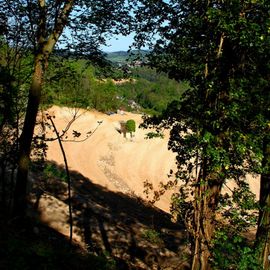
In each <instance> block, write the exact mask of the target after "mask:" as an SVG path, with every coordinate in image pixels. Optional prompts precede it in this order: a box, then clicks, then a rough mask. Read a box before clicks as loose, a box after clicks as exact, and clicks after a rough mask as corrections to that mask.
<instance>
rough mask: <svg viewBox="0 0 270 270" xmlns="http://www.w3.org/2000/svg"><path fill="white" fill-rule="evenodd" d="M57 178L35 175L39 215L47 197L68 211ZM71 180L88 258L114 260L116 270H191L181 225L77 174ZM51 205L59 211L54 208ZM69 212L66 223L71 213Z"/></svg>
mask: <svg viewBox="0 0 270 270" xmlns="http://www.w3.org/2000/svg"><path fill="white" fill-rule="evenodd" d="M48 164H49V165H50V166H51V167H54V169H56V171H58V172H63V171H64V169H63V168H62V167H61V166H59V165H57V164H56V163H52V162H48V163H47V164H46V166H47V165H48ZM54 172H55V171H54ZM52 174H53V173H51V174H48V173H47V175H46V174H45V177H44V174H38V173H37V174H36V177H35V178H36V179H37V181H35V182H34V186H33V192H32V202H33V206H34V208H35V209H39V208H40V203H41V201H42V200H43V201H44V200H46V198H47V200H48V197H51V198H52V197H53V198H54V200H55V199H57V201H58V202H61V203H62V204H64V205H65V206H66V205H67V202H68V198H67V184H66V183H65V182H64V181H63V180H61V179H60V178H59V175H58V177H55V176H53V175H52ZM57 174H58V173H57ZM60 175H61V174H60ZM70 175H71V179H72V208H73V223H74V228H73V231H74V234H76V235H78V236H79V237H80V239H81V241H82V242H83V244H84V245H85V247H86V249H87V251H88V252H89V253H92V254H97V255H105V256H108V257H110V258H113V260H114V261H115V263H116V266H117V267H116V268H117V269H189V265H188V262H189V258H190V254H189V248H188V241H187V235H186V233H185V229H184V226H183V225H182V224H180V223H173V222H171V220H170V215H169V214H167V213H165V212H163V211H162V210H160V209H158V208H155V207H153V206H151V205H148V204H147V203H146V202H144V201H143V200H141V199H139V198H137V197H135V196H129V195H127V194H123V193H120V192H112V191H110V190H108V189H106V188H105V187H102V186H100V185H96V184H93V183H92V182H91V180H90V179H88V178H86V177H84V176H83V175H82V174H80V173H79V172H76V171H70ZM47 205H48V206H47V208H50V207H51V208H57V207H58V206H57V205H54V204H53V203H52V202H51V203H49V204H47ZM59 211H60V208H59ZM64 212H65V213H64V214H65V218H66V221H67V220H68V213H67V211H66V210H65V211H64ZM53 218H54V217H53V214H52V219H53ZM47 222H48V223H50V222H49V221H47Z"/></svg>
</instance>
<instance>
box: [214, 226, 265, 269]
mask: <svg viewBox="0 0 270 270" xmlns="http://www.w3.org/2000/svg"><path fill="white" fill-rule="evenodd" d="M212 255H213V257H212V266H213V269H216V270H222V269H224V270H225V269H235V270H245V269H250V270H260V269H262V267H261V266H260V264H259V262H258V260H257V256H256V251H254V249H253V248H251V247H250V246H249V244H248V243H247V242H246V240H245V239H244V238H243V237H242V236H241V235H239V234H231V232H229V230H219V231H217V232H216V234H215V239H214V241H213V250H212Z"/></svg>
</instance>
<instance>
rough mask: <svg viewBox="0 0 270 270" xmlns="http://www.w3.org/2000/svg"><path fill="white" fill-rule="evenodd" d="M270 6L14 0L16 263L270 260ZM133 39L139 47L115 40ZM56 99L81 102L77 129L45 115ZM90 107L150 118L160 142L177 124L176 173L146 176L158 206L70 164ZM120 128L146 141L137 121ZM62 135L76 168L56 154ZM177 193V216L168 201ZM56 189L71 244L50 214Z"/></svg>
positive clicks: (0, 193)
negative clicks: (44, 208) (115, 44)
mask: <svg viewBox="0 0 270 270" xmlns="http://www.w3.org/2000/svg"><path fill="white" fill-rule="evenodd" d="M269 15H270V4H269V3H268V1H264V0H252V1H251V0H245V1H236V0H233V1H230V0H228V1H186V0H182V1H177V0H170V1H164V0H157V1H156V0H155V1H154V0H150V1H149V0H147V1H145V0H138V1H137V0H136V1H135V0H134V1H133V0H129V1H125V0H117V1H110V0H102V1H101V0H95V1H80V0H78V1H77V0H64V1H52V0H47V1H46V0H28V1H20V0H18V1H17V0H16V1H6V0H0V202H1V204H0V210H1V213H0V217H1V223H0V225H1V231H2V232H3V233H1V237H0V244H1V250H0V252H1V253H0V268H1V267H2V265H3V268H4V269H36V268H35V267H36V265H35V264H41V265H42V269H48V268H50V269H63V268H67V269H73V266H74V265H77V264H78V269H84V267H85V265H84V262H86V263H89V264H90V265H91V267H93V269H102V268H104V269H192V270H199V269H201V270H208V269H239V270H240V269H254V270H257V269H264V270H265V269H269V265H270V260H269V256H270V255H269V254H270V211H269V209H270V184H269V183H270V138H269V131H270V109H269V108H270V103H269V101H270V96H269V93H270V91H269V89H270V84H269V81H270V80H269V78H270V65H269V63H270V20H269ZM130 34H133V35H134V44H133V46H134V51H131V54H132V52H133V53H135V54H136V53H138V56H137V57H136V56H134V55H131V56H130V59H129V60H128V61H124V60H123V57H127V54H126V53H123V52H120V53H118V54H111V55H108V56H107V58H106V54H104V53H103V52H102V51H101V50H100V47H101V46H103V45H105V44H106V41H107V39H108V38H110V37H112V36H115V35H123V36H126V35H130ZM145 46H147V47H149V50H147V52H146V51H145V50H141V49H142V48H145ZM113 61H114V62H113ZM52 105H60V106H65V107H73V108H77V109H75V112H74V115H73V118H72V119H71V120H70V121H69V122H68V123H67V126H66V127H64V128H63V129H62V128H60V129H59V130H58V126H57V124H56V119H55V117H54V116H53V115H50V114H49V113H46V112H45V113H42V112H43V111H46V109H48V108H49V107H51V106H52ZM78 108H83V109H85V110H91V109H95V110H97V111H100V112H104V113H107V114H108V115H111V114H113V113H115V112H117V111H118V110H120V112H122V111H131V112H136V113H141V114H143V115H144V116H143V118H144V122H143V123H142V125H141V127H142V128H147V129H151V132H150V133H148V135H147V136H146V137H147V138H148V139H149V138H152V139H162V138H164V136H165V135H164V134H166V136H167V137H166V138H167V140H168V149H169V150H170V151H171V152H172V153H173V154H174V155H175V162H174V163H173V164H172V168H174V169H171V170H170V171H169V172H168V178H169V181H168V182H167V183H161V184H160V185H159V186H158V188H156V187H154V186H153V184H152V183H150V182H148V181H147V179H146V180H145V182H144V187H145V190H144V191H143V192H144V193H145V194H146V195H147V196H148V195H149V194H152V195H153V196H152V198H153V199H152V200H151V201H147V200H144V199H141V198H140V197H137V196H135V195H134V194H132V193H131V194H129V195H127V194H123V193H121V192H119V193H118V192H112V191H110V190H108V189H106V188H104V187H102V186H99V185H95V184H93V183H92V182H91V180H90V179H88V178H87V177H85V176H83V175H82V174H80V172H76V171H70V169H69V166H68V162H69V160H68V158H67V155H66V153H65V146H64V144H63V143H64V141H65V139H69V140H70V138H68V132H69V131H72V136H73V137H72V139H71V140H73V141H77V142H78V140H79V138H80V139H81V135H82V134H81V133H80V132H79V131H77V130H73V129H72V124H73V123H74V122H75V121H76V120H77V118H76V117H77V113H78V112H79V109H78ZM101 124H102V121H97V126H96V127H95V128H93V130H90V131H88V132H87V134H86V138H85V139H87V140H88V139H89V140H91V136H92V135H93V134H95V132H96V130H98V128H99V126H100V125H101ZM120 124H121V127H120V128H119V129H116V132H118V133H119V134H120V133H122V132H124V137H125V138H124V139H125V140H126V141H127V138H126V132H130V143H132V142H133V141H132V132H135V130H136V129H135V121H134V120H133V119H128V121H127V122H126V123H120ZM128 127H129V130H128ZM48 129H50V130H51V132H52V133H53V134H54V136H53V137H51V138H48V137H47V133H46V130H48ZM119 134H118V135H119ZM118 135H117V136H118ZM69 136H70V135H69ZM119 136H120V135H119ZM119 138H120V137H119ZM121 139H123V138H122V137H121ZM82 140H84V139H82ZM49 141H57V142H58V143H59V146H60V148H59V149H60V151H61V155H62V157H63V160H64V167H62V166H60V165H59V164H54V163H50V162H48V161H47V160H46V155H47V151H48V142H49ZM126 141H125V142H126ZM110 147H112V146H110ZM89 151H91V149H90V150H89ZM82 154H84V153H82ZM105 160H106V159H105ZM106 162H108V161H106ZM110 165H112V166H113V163H112V164H110ZM135 173H136V172H135ZM248 175H253V176H256V178H254V179H257V180H254V181H257V183H256V184H257V185H258V186H260V192H259V194H257V196H258V198H256V196H255V195H254V194H253V193H252V192H251V190H250V188H249V184H248V180H247V179H248ZM33 179H34V180H33ZM74 179H75V180H76V181H73V180H74ZM258 179H259V180H258ZM230 181H233V182H234V188H233V189H230V188H229V187H228V182H230ZM174 188H177V191H176V192H175V193H174V194H173V195H172V197H171V207H170V210H171V211H170V216H169V215H167V214H166V213H164V212H162V211H161V210H159V209H157V208H155V207H153V204H154V203H155V202H156V201H158V200H159V199H160V197H161V196H163V195H164V193H165V192H166V191H167V190H173V189H174ZM224 188H227V190H228V191H227V192H225V193H224ZM44 194H45V195H46V196H47V197H46V198H49V199H48V200H49V201H51V202H55V201H57V203H56V205H59V207H60V205H61V207H63V209H65V210H63V212H65V213H66V216H67V218H66V225H67V227H68V231H69V239H62V237H61V236H60V235H58V234H57V233H56V232H53V231H51V229H50V228H48V227H47V226H46V225H45V224H42V222H41V219H40V217H41V216H42V213H41V212H39V210H40V209H39V207H38V205H39V203H40V200H41V198H43V197H42V196H45V195H44ZM51 204H52V205H55V204H54V203H51ZM80 230H82V232H83V233H82V234H83V239H84V240H83V241H84V244H85V245H84V248H82V247H81V246H78V245H77V244H78V243H76V240H75V239H74V238H73V232H75V231H80ZM97 231H98V232H99V239H96V238H95V237H94V236H95V233H96V232H97ZM106 232H110V233H111V235H110V237H111V238H109V237H108V233H106ZM28 236H29V243H28ZM125 236H128V237H127V238H128V240H127V241H126V238H125ZM39 238H40V239H41V240H40V242H39V240H37V239H39ZM47 240H48V241H47ZM31 245H33V246H31ZM61 245H64V246H65V247H66V248H64V249H63V253H62V250H61V252H60V251H59V250H56V249H58V247H59V246H61ZM21 252H22V254H23V256H22V255H20V254H21ZM55 253H56V254H58V255H57V256H55ZM33 256H34V259H33V261H32V262H30V258H32V257H33ZM33 262H34V263H33ZM74 267H75V266H74ZM76 267H77V266H76ZM76 267H75V268H76Z"/></svg>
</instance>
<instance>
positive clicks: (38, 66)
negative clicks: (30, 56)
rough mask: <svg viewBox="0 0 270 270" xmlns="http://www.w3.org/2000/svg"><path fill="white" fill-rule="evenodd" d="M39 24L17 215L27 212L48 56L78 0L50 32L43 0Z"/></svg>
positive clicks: (66, 6) (22, 138)
mask: <svg viewBox="0 0 270 270" xmlns="http://www.w3.org/2000/svg"><path fill="white" fill-rule="evenodd" d="M38 4H39V9H40V11H39V12H40V13H39V27H38V31H37V44H38V46H37V47H38V52H37V53H36V55H35V61H34V73H33V77H32V84H31V87H30V90H29V96H28V104H27V109H26V115H25V120H24V126H23V130H22V134H21V136H20V142H19V157H18V172H17V178H16V186H15V191H14V205H13V216H14V217H16V216H24V215H25V211H26V206H27V182H28V181H27V180H28V179H27V178H28V169H29V163H30V152H31V142H32V138H33V134H34V128H35V124H36V117H37V113H38V108H39V104H40V97H41V91H42V84H43V77H44V73H45V71H46V69H47V67H48V59H49V56H50V54H51V53H52V51H53V49H54V46H55V44H56V42H57V41H58V40H59V37H60V36H61V34H62V32H63V29H64V27H65V26H66V24H67V21H68V18H69V14H70V12H71V10H72V8H73V5H74V0H66V1H65V4H64V6H63V8H62V10H61V12H59V14H58V17H57V18H56V22H55V25H54V29H53V31H52V32H51V34H50V35H49V36H48V37H47V36H46V30H47V29H46V12H45V9H46V6H45V5H46V2H45V1H44V0H39V1H38Z"/></svg>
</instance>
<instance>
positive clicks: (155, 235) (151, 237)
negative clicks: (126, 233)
mask: <svg viewBox="0 0 270 270" xmlns="http://www.w3.org/2000/svg"><path fill="white" fill-rule="evenodd" d="M142 237H143V238H144V239H146V240H147V241H148V242H150V243H152V244H160V243H162V239H161V236H160V233H159V232H157V231H156V230H153V229H147V230H145V231H144V232H143V233H142Z"/></svg>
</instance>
